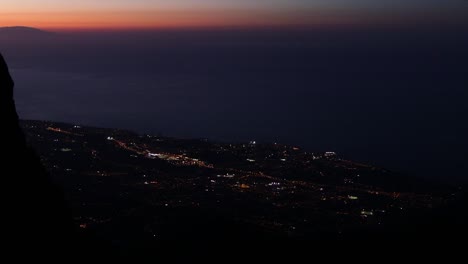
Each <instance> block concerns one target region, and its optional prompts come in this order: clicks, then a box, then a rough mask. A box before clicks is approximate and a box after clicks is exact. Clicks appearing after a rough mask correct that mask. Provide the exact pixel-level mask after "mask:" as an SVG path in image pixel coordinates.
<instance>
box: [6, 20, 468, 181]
mask: <svg viewBox="0 0 468 264" xmlns="http://www.w3.org/2000/svg"><path fill="white" fill-rule="evenodd" d="M467 33H468V31H466V30H453V31H432V30H431V31H425V30H414V29H412V30H386V31H385V30H376V29H373V30H372V29H366V30H354V31H352V30H291V31H273V30H262V31H233V30H231V31H160V32H109V33H73V34H66V33H62V34H52V35H43V36H37V35H35V36H33V37H29V36H21V37H17V38H11V37H10V38H3V39H2V36H0V40H1V41H0V51H2V52H3V53H4V55H5V57H6V58H7V60H8V62H9V64H10V67H11V72H12V75H13V77H14V79H15V81H16V91H15V92H16V101H17V105H18V110H19V113H20V115H21V117H22V118H23V119H39V120H52V121H65V122H71V123H76V124H82V125H92V126H103V127H115V128H124V129H131V130H134V131H138V132H140V133H152V134H163V135H165V136H175V137H185V138H209V139H212V140H219V141H248V140H256V141H259V142H281V143H286V144H292V145H297V146H300V147H303V148H305V149H307V150H309V151H336V152H338V153H339V154H340V155H341V156H343V157H345V158H349V159H353V160H357V161H362V162H368V163H371V164H375V165H378V166H382V167H386V168H390V169H393V170H396V171H400V172H402V173H406V174H408V175H414V176H417V177H424V178H434V179H438V180H443V181H446V182H463V181H466V180H467V178H468V175H467V169H468V154H467V147H468V140H467V139H466V135H468V122H466V120H467V117H468V106H467V99H468V66H467V64H466V62H467V61H468V50H467V49H466V47H468V45H467V44H468V34H467Z"/></svg>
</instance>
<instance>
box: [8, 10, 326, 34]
mask: <svg viewBox="0 0 468 264" xmlns="http://www.w3.org/2000/svg"><path fill="white" fill-rule="evenodd" d="M323 20H324V18H320V17H315V18H312V17H311V16H310V15H309V14H308V13H307V12H294V13H282V12H273V11H269V12H267V11H256V12H255V11H245V12H244V11H242V10H221V11H220V10H217V11H216V12H213V11H196V12H195V11H181V10H172V11H171V10H169V11H140V12H60V13H59V12H51V13H42V12H41V13H2V12H0V26H30V27H37V28H41V29H52V30H67V29H69V30H76V29H90V30H92V29H150V28H193V27H195V28H196V27H250V26H253V27H255V26H288V25H307V24H311V23H318V22H320V21H322V22H323Z"/></svg>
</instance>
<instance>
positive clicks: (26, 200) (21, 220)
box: [0, 54, 74, 257]
mask: <svg viewBox="0 0 468 264" xmlns="http://www.w3.org/2000/svg"><path fill="white" fill-rule="evenodd" d="M13 86H14V83H13V80H12V78H11V76H10V74H9V71H8V67H7V64H6V63H5V60H4V59H3V56H2V55H1V54H0V103H1V112H0V116H1V119H2V121H3V122H2V129H1V130H0V131H1V138H2V140H3V144H2V148H1V151H2V155H1V156H2V158H1V159H2V166H1V167H0V168H1V170H2V172H1V175H2V181H1V187H0V188H1V189H0V192H1V193H2V198H3V199H2V207H3V208H2V218H1V219H2V220H1V224H2V227H3V230H2V237H1V240H3V241H4V242H6V243H3V244H6V245H7V248H11V249H12V250H13V251H10V250H5V252H15V250H21V251H25V250H26V251H28V252H31V253H32V252H35V253H36V254H46V255H47V256H54V253H52V252H51V251H50V250H60V251H62V252H64V251H68V250H70V249H71V248H72V246H71V243H72V242H73V234H74V227H73V221H72V217H71V213H70V211H69V210H68V207H67V205H66V202H65V200H64V198H63V195H62V193H61V191H60V189H59V188H58V187H57V186H55V185H54V184H53V183H52V180H51V179H50V178H49V175H48V173H47V172H46V170H45V169H44V167H43V166H42V164H41V161H40V159H39V157H38V156H37V155H36V154H35V152H34V151H33V150H32V149H31V148H29V147H28V146H27V144H26V140H25V137H24V135H23V133H22V131H21V128H20V126H19V123H18V115H17V113H16V108H15V102H14V100H13ZM36 256H37V255H36ZM19 257H21V256H19Z"/></svg>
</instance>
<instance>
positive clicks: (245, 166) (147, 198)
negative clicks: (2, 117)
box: [23, 121, 451, 245]
mask: <svg viewBox="0 0 468 264" xmlns="http://www.w3.org/2000/svg"><path fill="white" fill-rule="evenodd" d="M23 127H24V130H25V132H26V134H27V137H28V140H29V141H30V144H31V145H33V146H34V147H35V148H36V150H37V151H38V152H39V153H40V154H41V156H42V159H43V162H44V164H45V165H46V167H47V168H48V170H49V171H50V173H51V175H52V176H53V178H54V179H55V180H56V181H57V182H58V183H59V184H61V185H63V186H64V189H65V193H66V196H67V199H68V200H69V201H70V204H72V209H73V213H74V219H75V221H76V225H77V226H79V227H80V228H81V229H82V230H83V232H87V230H93V232H96V233H98V234H100V235H101V236H103V237H110V239H112V240H113V241H119V242H120V243H130V242H129V241H132V240H142V239H143V240H144V241H146V242H145V243H146V244H145V245H147V244H148V243H147V242H148V241H152V240H154V241H158V240H167V239H177V238H188V239H190V238H192V237H191V236H193V237H196V236H206V237H210V236H217V235H223V236H224V235H238V236H241V235H243V234H246V233H248V234H249V235H252V234H254V235H256V234H258V235H259V236H267V237H279V238H282V237H284V238H309V237H312V236H320V235H327V236H329V235H330V234H331V235H334V236H340V235H346V234H347V233H348V232H354V231H366V230H367V231H369V230H370V231H373V230H379V228H381V227H383V226H385V227H388V226H389V225H391V224H392V223H393V222H394V221H397V220H399V219H404V217H405V216H406V215H407V214H408V213H414V212H418V213H419V212H425V211H427V210H431V209H432V208H437V207H440V206H442V205H444V204H445V203H447V202H448V201H449V200H450V199H451V198H450V195H447V194H446V193H442V192H436V191H429V190H430V188H426V189H425V188H424V187H421V184H419V187H418V188H416V187H414V186H413V185H412V184H411V182H410V181H408V180H407V178H404V177H401V176H399V175H398V174H396V173H393V172H390V171H387V170H384V169H380V168H376V167H373V166H368V165H365V164H359V163H355V162H353V161H349V160H345V159H342V158H340V156H339V153H338V154H337V153H334V152H326V153H310V152H306V151H304V150H302V149H301V148H299V147H296V146H286V145H281V144H276V143H271V144H263V143H259V142H255V141H251V142H246V143H236V144H234V143H231V144H230V143H216V142H210V141H208V140H204V139H202V140H187V139H175V138H167V137H157V136H151V135H138V134H136V133H132V132H127V131H122V130H113V129H101V128H86V127H81V126H75V125H67V124H58V123H50V122H39V121H24V122H23ZM403 179H405V180H403ZM224 224H229V225H231V226H237V227H238V228H237V229H236V228H231V229H230V230H231V231H229V232H233V233H235V234H224V233H222V232H219V230H221V229H222V225H224ZM232 230H235V231H232Z"/></svg>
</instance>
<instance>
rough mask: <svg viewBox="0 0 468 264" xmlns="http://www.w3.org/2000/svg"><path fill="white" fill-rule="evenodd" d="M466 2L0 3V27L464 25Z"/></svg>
mask: <svg viewBox="0 0 468 264" xmlns="http://www.w3.org/2000/svg"><path fill="white" fill-rule="evenodd" d="M466 12H468V1H465V0H394V1H388V0H257V1H250V0H235V1H234V0H171V1H166V0H113V1H95V0H68V1H63V0H22V1H17V0H2V1H1V9H0V26H17V25H22V26H31V27H38V28H44V29H125V28H130V29H133V28H143V29H145V28H186V27H255V26H260V27H261V26H323V25H356V24H358V25H359V24H366V25H367V24H412V23H416V24H421V23H423V24H451V25H453V24H466V21H465V20H466V19H465V18H464V14H466Z"/></svg>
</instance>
